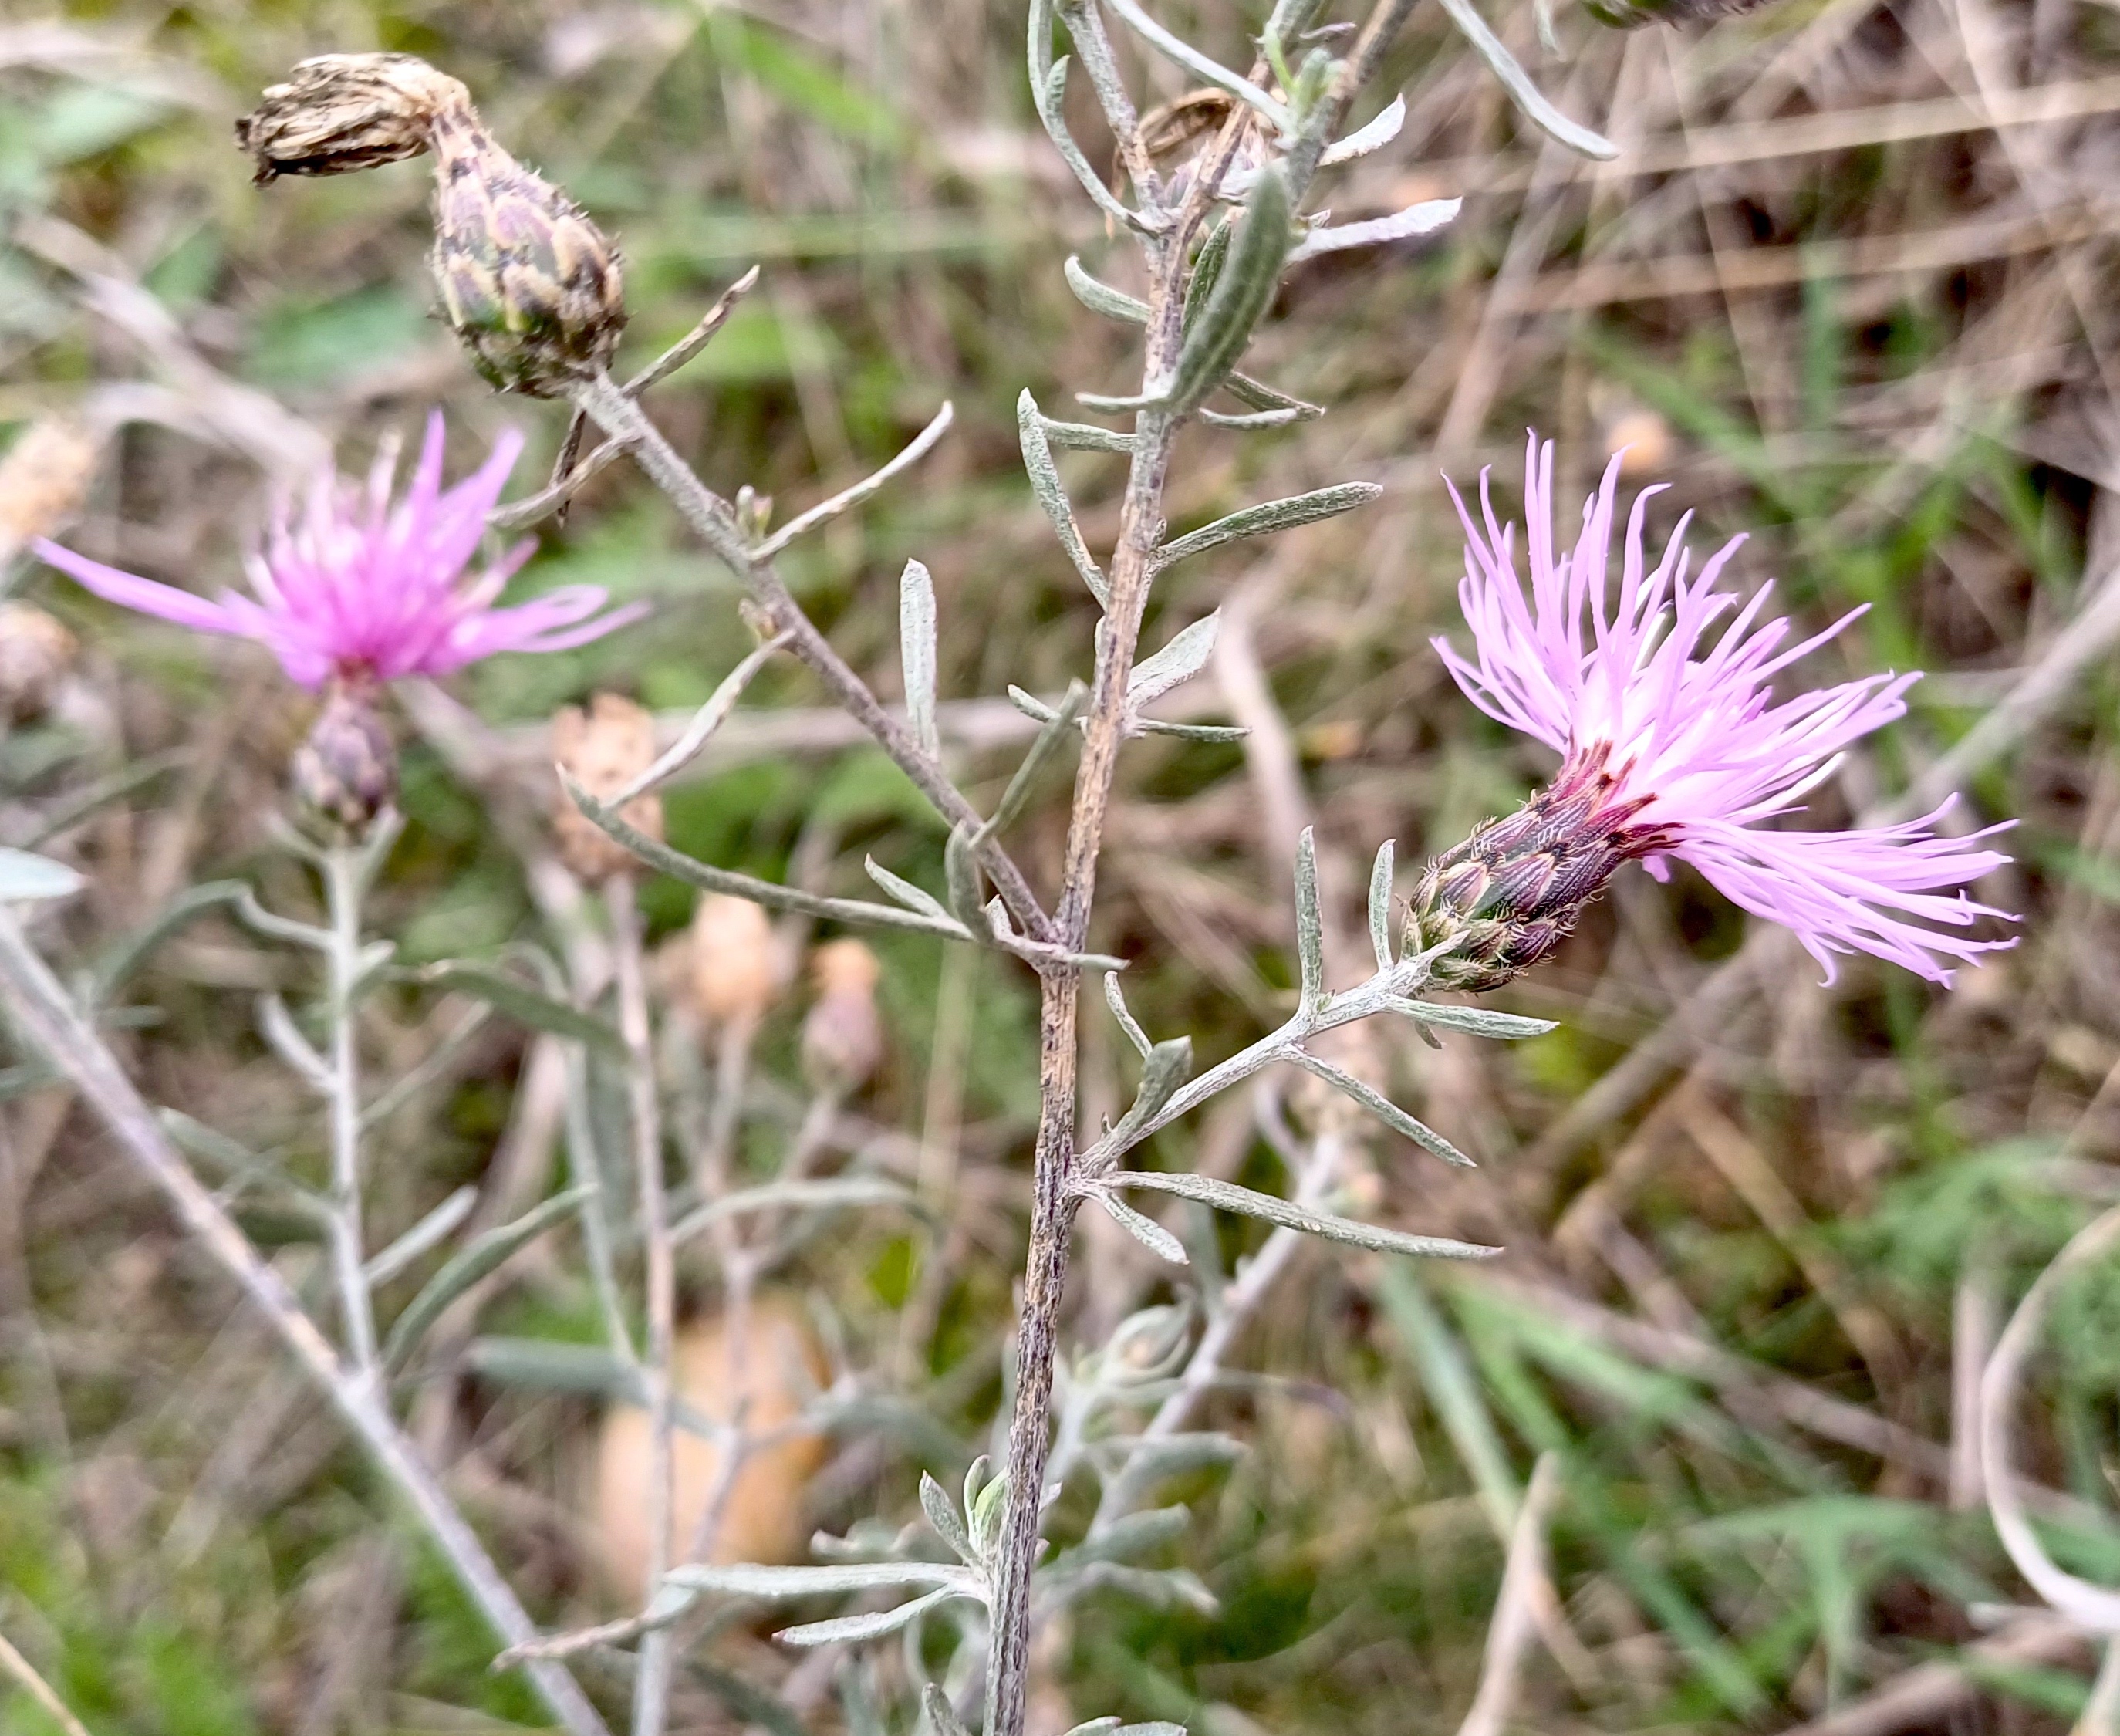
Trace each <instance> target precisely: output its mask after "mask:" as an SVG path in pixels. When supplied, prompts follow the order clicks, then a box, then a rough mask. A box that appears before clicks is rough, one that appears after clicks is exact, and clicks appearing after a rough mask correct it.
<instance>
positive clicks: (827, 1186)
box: [670, 1175, 923, 1243]
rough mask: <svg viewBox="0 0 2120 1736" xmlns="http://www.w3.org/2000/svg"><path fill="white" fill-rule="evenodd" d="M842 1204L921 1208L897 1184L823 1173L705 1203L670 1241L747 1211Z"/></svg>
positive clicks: (875, 1177)
mask: <svg viewBox="0 0 2120 1736" xmlns="http://www.w3.org/2000/svg"><path fill="white" fill-rule="evenodd" d="M845 1206H904V1207H905V1208H907V1209H909V1210H910V1211H913V1212H921V1211H923V1206H922V1204H921V1202H920V1196H919V1195H918V1194H915V1193H914V1192H913V1191H912V1190H911V1189H909V1188H907V1187H906V1186H904V1184H902V1183H900V1182H895V1181H890V1180H886V1179H885V1178H884V1177H882V1176H881V1175H824V1176H820V1177H818V1178H817V1179H816V1180H802V1179H801V1178H799V1177H794V1178H790V1179H788V1180H782V1181H761V1182H760V1183H759V1184H758V1185H757V1186H756V1187H755V1188H744V1189H740V1190H738V1191H737V1192H736V1193H734V1194H723V1195H722V1196H721V1198H718V1199H711V1200H709V1201H708V1202H707V1203H706V1204H704V1205H703V1206H700V1207H699V1208H696V1209H695V1210H693V1211H690V1212H686V1214H685V1215H684V1216H683V1217H681V1218H679V1219H678V1220H677V1222H676V1223H674V1224H672V1226H670V1240H671V1241H672V1243H679V1242H685V1241H689V1240H690V1239H691V1238H692V1237H693V1236H697V1235H698V1234H699V1233H700V1231H702V1230H704V1229H706V1228H707V1227H708V1226H709V1225H711V1224H717V1223H720V1222H723V1221H725V1220H726V1219H728V1218H732V1217H743V1216H744V1215H746V1213H748V1212H773V1211H782V1210H793V1211H807V1212H821V1211H827V1210H830V1209H833V1208H839V1207H845Z"/></svg>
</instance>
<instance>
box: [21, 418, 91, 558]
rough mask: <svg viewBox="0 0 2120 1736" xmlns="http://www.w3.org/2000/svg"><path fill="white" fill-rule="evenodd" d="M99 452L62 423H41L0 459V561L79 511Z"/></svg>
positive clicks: (82, 431)
mask: <svg viewBox="0 0 2120 1736" xmlns="http://www.w3.org/2000/svg"><path fill="white" fill-rule="evenodd" d="M99 450H100V449H99V448H98V446H97V444H96V441H95V437H94V436H93V435H91V434H90V433H89V431H87V430H86V428H84V427H82V426H81V424H80V423H78V422H77V421H72V419H71V418H69V417H63V416H48V417H42V418H40V420H38V421H34V422H32V423H30V426H28V427H27V428H26V429H24V430H23V431H22V433H21V435H20V436H19V437H18V438H17V439H16V442H15V444H13V445H12V446H10V447H9V448H8V449H7V456H6V457H5V458H0V561H7V560H8V559H11V558H12V556H14V554H15V553H16V551H17V550H18V549H20V548H21V547H22V545H23V544H24V543H26V542H30V540H31V539H32V538H36V537H49V536H50V535H51V534H52V533H53V532H54V531H57V530H58V529H60V528H63V526H64V525H65V524H66V523H67V520H68V519H72V517H73V515H74V514H76V513H77V512H79V511H80V510H81V502H82V501H84V500H86V499H87V498H88V485H89V484H90V483H91V482H93V481H94V480H95V464H96V458H97V456H98V454H99Z"/></svg>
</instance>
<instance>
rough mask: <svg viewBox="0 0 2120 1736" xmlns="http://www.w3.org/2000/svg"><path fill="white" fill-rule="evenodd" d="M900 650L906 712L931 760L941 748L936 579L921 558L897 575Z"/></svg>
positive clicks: (921, 748) (937, 756)
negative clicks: (937, 712) (937, 710)
mask: <svg viewBox="0 0 2120 1736" xmlns="http://www.w3.org/2000/svg"><path fill="white" fill-rule="evenodd" d="M898 652H899V656H900V659H901V660H902V661H903V663H904V668H905V716H906V720H907V721H908V722H909V724H911V725H912V726H913V739H914V741H916V742H918V743H919V744H920V751H921V752H923V753H924V754H926V755H927V756H928V758H929V759H931V760H932V759H937V758H939V757H940V756H941V752H942V738H941V733H940V732H939V731H938V730H937V728H936V727H935V581H934V580H933V579H932V578H930V577H929V576H928V569H927V568H926V567H924V566H923V565H921V564H920V563H919V562H918V561H907V562H906V563H905V570H904V572H903V573H901V574H900V575H899V579H898Z"/></svg>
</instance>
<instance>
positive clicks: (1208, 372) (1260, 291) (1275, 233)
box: [1168, 164, 1290, 416]
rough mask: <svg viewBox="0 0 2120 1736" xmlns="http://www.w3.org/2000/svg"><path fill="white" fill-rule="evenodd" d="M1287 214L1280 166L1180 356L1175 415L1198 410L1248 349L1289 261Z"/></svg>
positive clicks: (1263, 187)
mask: <svg viewBox="0 0 2120 1736" xmlns="http://www.w3.org/2000/svg"><path fill="white" fill-rule="evenodd" d="M1289 209H1290V205H1289V197H1288V181H1287V179H1286V177H1285V176H1284V175H1282V173H1281V167H1280V165H1278V164H1273V165H1268V167H1267V169H1266V170H1265V171H1264V172H1263V173H1262V174H1261V175H1260V176H1259V178H1258V185H1257V186H1255V187H1253V188H1252V194H1251V198H1250V199H1249V200H1248V202H1246V204H1245V207H1244V221H1243V222H1242V223H1241V224H1240V225H1239V226H1238V229H1237V233H1236V235H1234V238H1233V239H1232V240H1231V241H1230V257H1229V262H1228V263H1226V264H1225V266H1224V267H1223V268H1222V272H1221V275H1220V277H1219V278H1218V279H1217V280H1216V284H1215V288H1214V291H1213V293H1212V294H1211V295H1210V296H1208V297H1207V305H1206V307H1205V308H1203V309H1202V310H1201V313H1200V318H1199V320H1198V322H1197V323H1196V324H1195V325H1194V326H1193V328H1192V333H1191V334H1190V335H1189V336H1188V337H1187V338H1186V340H1185V346H1184V347H1183V349H1182V350H1181V351H1179V356H1178V367H1177V370H1176V372H1175V374H1174V376H1173V378H1172V380H1171V384H1170V389H1169V394H1168V396H1169V404H1170V408H1171V410H1172V412H1174V414H1176V415H1179V416H1183V415H1186V414H1188V413H1189V412H1192V411H1193V410H1195V409H1197V408H1198V407H1199V405H1200V401H1201V400H1202V398H1206V396H1207V395H1208V393H1211V392H1212V391H1214V389H1216V387H1217V386H1219V385H1220V384H1222V382H1223V380H1224V379H1225V378H1227V377H1228V375H1229V373H1230V370H1231V369H1232V368H1234V367H1235V366H1236V365H1237V358H1238V357H1239V356H1242V355H1243V354H1244V348H1245V346H1246V345H1248V343H1250V342H1251V338H1252V332H1253V328H1255V327H1256V326H1257V325H1258V323H1259V319H1260V318H1261V316H1262V315H1263V314H1265V312H1266V310H1267V306H1268V305H1270V304H1271V303H1272V300H1273V294H1274V290H1275V288H1276V286H1277V285H1278V284H1279V283H1280V282H1281V262H1282V261H1283V260H1285V258H1287V257H1288V244H1289Z"/></svg>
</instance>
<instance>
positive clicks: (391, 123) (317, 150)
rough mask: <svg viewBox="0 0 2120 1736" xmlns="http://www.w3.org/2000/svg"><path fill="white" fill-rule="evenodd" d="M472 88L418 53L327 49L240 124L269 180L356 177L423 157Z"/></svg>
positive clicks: (466, 107) (243, 142)
mask: <svg viewBox="0 0 2120 1736" xmlns="http://www.w3.org/2000/svg"><path fill="white" fill-rule="evenodd" d="M470 112H471V93H470V92H469V91H467V90H466V89H465V88H464V87H463V85H462V84H460V83H458V81H456V80H455V79H453V78H451V77H449V75H448V74H447V73H445V72H437V71H436V70H435V68H434V67H430V66H429V65H428V64H427V63H426V62H425V61H424V60H421V59H420V58H417V57H416V56H415V55H411V54H319V55H318V56H317V57H316V58H314V59H313V60H305V61H302V62H300V63H299V64H297V65H296V67H295V70H294V71H293V72H292V73H291V74H290V75H289V76H288V79H287V81H286V83H285V84H278V85H273V86H270V87H269V88H267V91H266V92H265V95H264V98H263V100H262V101H260V102H259V104H258V106H257V108H256V109H253V110H252V111H251V112H250V113H249V114H246V115H244V117H243V119H240V120H239V121H238V122H236V123H235V142H236V143H237V144H239V145H240V146H241V147H243V148H244V150H245V151H249V153H250V156H251V160H252V161H253V162H254V163H256V165H258V175H257V178H258V181H259V182H260V183H261V184H262V183H263V182H266V181H270V180H272V179H275V178H276V177H277V176H279V175H350V174H351V173H352V172H353V171H354V170H360V169H373V168H374V167H375V166H376V165H378V164H379V163H395V162H401V161H403V160H404V159H405V158H407V157H408V156H419V154H420V153H421V151H425V150H426V149H427V148H428V147H429V146H430V144H431V143H432V142H433V133H434V128H435V122H436V121H437V120H438V119H439V118H440V117H441V116H442V115H443V114H449V113H462V114H469V113H470Z"/></svg>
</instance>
